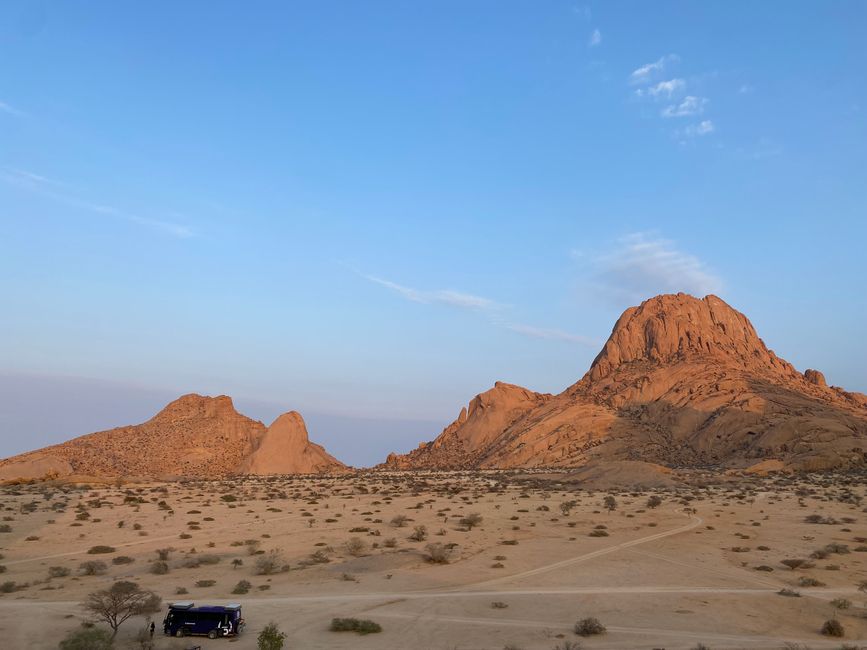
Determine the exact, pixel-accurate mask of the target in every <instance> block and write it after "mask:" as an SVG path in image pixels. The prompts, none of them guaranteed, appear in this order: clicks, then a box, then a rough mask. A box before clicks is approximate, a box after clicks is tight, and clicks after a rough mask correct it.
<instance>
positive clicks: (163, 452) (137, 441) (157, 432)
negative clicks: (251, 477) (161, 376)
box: [0, 394, 342, 480]
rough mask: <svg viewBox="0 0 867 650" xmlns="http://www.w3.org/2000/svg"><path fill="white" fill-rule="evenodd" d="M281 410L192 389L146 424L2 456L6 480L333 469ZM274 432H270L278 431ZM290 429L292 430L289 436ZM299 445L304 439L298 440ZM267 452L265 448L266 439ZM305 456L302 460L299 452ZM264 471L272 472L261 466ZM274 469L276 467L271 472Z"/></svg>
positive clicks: (1, 476) (210, 475)
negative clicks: (274, 415)
mask: <svg viewBox="0 0 867 650" xmlns="http://www.w3.org/2000/svg"><path fill="white" fill-rule="evenodd" d="M296 416H297V419H298V420H300V416H298V415H297V414H294V415H292V414H287V415H286V416H281V418H278V420H277V421H276V422H275V423H274V424H273V425H272V426H271V427H270V428H266V427H265V425H264V424H262V423H261V422H259V421H257V420H253V419H250V418H248V417H246V416H244V415H242V414H240V413H238V412H237V411H236V410H235V407H234V405H233V404H232V399H231V398H230V397H227V396H225V395H221V396H219V397H203V396H201V395H195V394H190V395H184V396H183V397H180V398H178V399H177V400H175V401H174V402H171V403H170V404H168V405H167V406H166V407H165V408H164V409H163V410H162V411H160V412H159V413H157V414H156V415H155V416H154V417H153V418H151V419H150V420H148V421H147V422H144V423H142V424H138V425H133V426H125V427H119V428H116V429H110V430H108V431H99V432H96V433H91V434H88V435H85V436H81V437H79V438H74V439H72V440H69V441H68V442H64V443H61V444H59V445H54V446H52V447H46V448H45V449H40V450H37V451H32V452H28V453H26V454H21V455H19V456H15V457H12V458H7V459H5V460H2V461H0V480H16V479H34V478H42V477H54V476H68V475H72V474H74V475H83V476H97V477H99V476H110V477H114V476H136V477H154V478H168V477H188V478H213V477H223V476H228V475H231V474H236V473H239V472H240V471H244V470H245V469H247V468H249V467H250V466H251V464H252V459H254V458H258V459H260V460H259V461H258V463H259V465H258V466H260V467H261V466H263V465H262V463H264V462H265V459H266V458H267V459H268V463H269V465H268V467H272V468H276V467H284V468H287V469H286V472H287V473H289V472H307V471H311V472H317V471H320V468H321V469H322V471H330V469H326V468H330V467H333V466H334V465H333V463H337V465H338V466H341V467H342V465H340V463H338V462H337V461H336V460H334V459H333V458H331V457H330V456H328V454H327V453H325V451H324V450H323V449H322V448H321V447H319V446H318V445H313V444H312V443H310V442H309V441H308V440H307V432H306V430H305V429H304V425H303V421H301V429H302V431H303V441H302V440H301V437H302V436H301V435H300V434H299V433H298V431H297V426H296V427H294V428H293V426H292V423H293V422H294V421H295V417H296ZM272 430H273V434H274V435H269V433H270V432H272ZM287 430H292V431H291V435H288V436H284V435H283V433H285V432H286V431H287ZM295 443H297V444H295ZM263 444H265V445H266V447H265V451H264V452H262V453H259V452H260V450H261V449H262V445H263ZM296 456H297V458H296ZM257 473H264V472H257ZM269 473H270V472H269Z"/></svg>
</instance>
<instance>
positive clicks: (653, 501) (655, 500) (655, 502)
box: [647, 494, 662, 508]
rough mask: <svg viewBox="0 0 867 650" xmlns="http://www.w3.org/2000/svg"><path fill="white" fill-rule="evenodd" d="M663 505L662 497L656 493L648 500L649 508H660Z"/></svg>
mask: <svg viewBox="0 0 867 650" xmlns="http://www.w3.org/2000/svg"><path fill="white" fill-rule="evenodd" d="M661 505H662V499H661V498H659V497H658V496H656V495H655V494H654V495H653V496H652V497H650V498H649V499H648V500H647V507H648V508H658V507H659V506H661Z"/></svg>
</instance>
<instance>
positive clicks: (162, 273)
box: [0, 0, 867, 462]
mask: <svg viewBox="0 0 867 650" xmlns="http://www.w3.org/2000/svg"><path fill="white" fill-rule="evenodd" d="M865 61H867V4H865V3H863V2H826V3H795V4H792V3H788V2H786V3H783V2H762V3H746V2H744V3H720V2H668V3H635V2H629V3H620V2H606V3H598V4H597V3H593V4H585V3H576V2H556V1H550V2H537V1H534V2H530V1H514V2H509V1H488V2H483V1H472V0H461V1H454V2H449V1H437V2H418V1H412V2H410V1H406V2H369V3H363V2H274V3H267V2H257V3H254V4H252V5H251V4H249V3H228V2H186V3H173V2H149V3H140V4H133V3H116V2H92V3H87V4H86V5H82V4H79V3H61V2H56V3H54V2H36V1H34V2H16V1H10V2H5V3H3V4H2V5H0V273H2V277H3V282H2V283H0V301H2V305H3V317H2V318H0V340H2V341H3V344H2V345H0V374H2V375H3V381H5V382H7V385H8V386H12V385H15V386H18V391H17V393H16V395H18V397H17V398H15V399H13V398H11V397H8V396H9V395H11V394H12V392H13V391H5V394H6V395H7V398H6V399H5V401H3V402H2V403H0V418H2V419H0V423H3V430H2V432H0V454H3V453H4V452H6V453H12V452H17V451H21V450H23V449H26V448H28V447H31V446H34V445H35V443H36V442H38V443H39V444H44V442H46V441H51V440H54V441H58V440H61V439H64V438H65V437H68V435H71V434H80V433H85V432H86V431H89V430H92V429H89V428H87V427H91V426H92V427H94V428H98V425H99V426H113V425H118V424H123V423H127V422H130V421H136V419H139V420H140V419H143V418H144V417H147V414H148V409H151V408H152V407H153V406H154V405H155V404H157V402H158V400H162V398H163V397H164V396H171V395H174V394H180V393H182V392H192V391H195V392H201V393H207V394H216V393H228V394H230V395H233V396H235V397H236V401H237V402H238V403H239V405H241V404H242V403H246V404H248V408H247V409H246V410H247V411H248V412H250V414H251V415H253V416H255V417H261V418H263V419H268V418H270V417H273V415H274V414H276V412H277V411H279V410H280V409H290V408H294V409H298V410H301V411H302V413H304V414H305V415H308V414H310V415H308V419H310V417H313V418H314V419H315V418H316V417H324V418H329V417H330V418H332V419H331V420H324V421H322V422H324V424H323V425H322V427H323V430H314V427H313V426H312V425H311V435H312V436H313V437H314V438H316V439H319V440H324V441H325V442H326V444H327V445H328V446H329V447H331V448H334V450H335V451H337V452H338V455H339V449H338V448H337V447H339V446H340V445H341V444H343V443H342V442H341V441H344V442H345V443H346V445H347V446H349V445H350V443H349V442H346V441H348V440H349V439H352V440H353V442H352V444H355V445H356V446H357V447H358V450H357V451H354V452H352V455H353V457H350V458H347V460H349V461H350V462H368V461H369V462H372V461H373V460H375V459H376V458H381V457H382V456H384V452H385V451H387V450H388V449H390V448H396V449H401V450H403V449H406V448H408V447H411V446H414V444H415V443H416V442H418V441H419V440H421V439H430V438H432V437H433V436H434V435H436V434H437V433H438V431H439V428H440V427H441V426H442V425H444V424H445V423H446V422H447V421H449V420H450V419H452V418H453V417H454V416H455V415H456V414H457V412H458V410H459V409H460V407H461V405H462V404H464V403H466V402H467V401H468V400H469V399H470V398H471V397H472V396H473V395H474V394H476V393H478V392H480V391H482V390H485V389H486V388H488V387H489V386H490V385H492V384H493V382H494V381H495V380H504V381H510V382H514V383H518V384H521V385H525V386H527V387H530V388H533V389H536V390H542V391H550V392H559V391H560V390H562V389H563V388H565V387H566V386H568V385H569V384H571V383H573V382H574V381H576V380H577V379H578V378H580V376H581V375H582V374H583V373H584V372H585V371H586V369H587V367H588V366H589V364H590V362H591V361H592V359H593V357H594V356H595V354H596V352H597V351H598V348H599V347H600V346H601V344H602V343H603V342H604V340H605V338H606V336H607V334H608V333H609V331H610V328H611V326H612V325H613V322H614V320H615V319H616V317H617V316H618V315H619V314H620V313H621V311H622V310H623V309H624V308H626V307H628V306H630V305H633V304H637V303H638V302H640V301H641V300H642V299H644V298H647V297H650V296H652V295H654V294H657V293H661V292H671V291H678V290H683V291H687V292H690V293H694V294H696V295H704V294H705V293H709V292H713V293H716V294H718V295H720V296H721V297H723V298H724V299H726V300H727V301H729V302H730V303H731V304H732V305H733V306H735V307H736V308H738V309H740V310H741V311H743V312H745V313H746V314H747V315H748V316H749V317H750V318H751V319H752V321H753V323H754V324H755V325H756V327H757V329H758V331H759V334H760V335H761V336H762V337H763V338H764V339H765V341H766V342H767V343H768V345H769V346H770V347H772V348H773V349H774V350H775V351H776V352H777V353H778V354H780V355H781V356H783V357H784V358H786V359H788V360H789V361H791V362H792V363H794V364H795V365H796V366H797V367H798V368H799V369H802V370H803V369H805V368H807V367H815V368H819V369H821V370H823V371H824V372H825V374H826V376H827V377H828V380H829V382H831V383H834V384H838V385H842V386H844V387H846V388H848V389H850V390H860V391H867V371H865V367H867V363H865V362H867V343H865V338H864V336H863V330H864V323H865V316H867V299H865V291H864V280H865V277H867V274H865V271H867V262H865V254H864V253H865V242H867V214H865V207H867V190H865V188H867V147H865V143H867V129H865V110H867V83H865V73H864V62H865ZM40 382H41V383H40ZM58 382H59V383H58ZM23 386H26V387H27V388H26V390H27V391H29V392H28V393H27V394H28V395H37V396H38V395H39V391H40V387H42V389H44V391H45V392H44V394H45V395H51V396H55V397H57V398H58V399H59V398H60V396H62V395H64V394H66V395H69V394H78V393H77V392H76V391H87V390H90V391H91V393H92V397H93V396H94V395H95V396H97V397H98V395H99V394H100V393H102V392H105V391H107V390H109V388H108V387H112V388H111V390H114V391H116V392H117V394H118V395H120V394H123V395H124V397H123V399H121V398H120V397H118V399H119V400H120V401H119V402H118V403H120V404H124V405H128V408H125V410H124V409H113V410H112V412H111V414H110V415H109V414H108V413H107V412H104V413H99V412H94V411H95V410H98V409H95V407H94V406H93V404H94V403H92V402H89V401H88V400H85V399H82V400H81V401H80V403H81V404H82V407H81V408H82V409H85V410H83V411H82V413H79V414H77V415H76V417H78V416H80V417H78V419H74V418H73V420H74V421H75V424H74V426H73V425H71V424H69V422H70V421H71V420H69V418H66V417H61V416H58V417H56V418H54V419H52V418H51V417H49V416H50V415H51V412H52V409H51V407H50V405H49V406H47V407H46V411H47V415H46V414H41V415H40V416H39V417H36V416H30V415H28V413H31V412H32V408H33V407H32V405H30V404H29V403H28V402H27V401H26V400H24V399H23V398H22V397H21V391H22V390H24V389H23V388H21V387H23ZM70 391H71V392H70ZM113 394H114V393H113ZM97 397H94V399H97ZM25 404H26V406H24V405H25ZM266 405H269V406H266ZM69 408H71V409H73V410H74V409H75V406H74V404H72V405H70V406H69ZM125 413H129V414H130V415H129V417H125V416H124V414H125ZM338 421H339V422H342V424H335V422H338ZM396 421H399V422H398V424H395V422H396ZM329 423H330V426H329ZM356 425H357V426H356ZM70 428H72V429H75V430H69V429H70ZM317 428H318V427H317ZM324 429H329V430H324ZM383 431H388V432H390V433H388V435H385V434H383V433H382V432H383ZM422 431H429V433H427V434H425V435H420V432H422ZM367 436H370V437H371V438H376V440H377V442H376V444H371V445H366V446H365V445H364V444H361V443H360V442H359V440H362V442H363V440H364V439H366V437H367ZM365 454H366V455H365Z"/></svg>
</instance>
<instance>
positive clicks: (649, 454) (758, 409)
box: [384, 294, 867, 469]
mask: <svg viewBox="0 0 867 650" xmlns="http://www.w3.org/2000/svg"><path fill="white" fill-rule="evenodd" d="M496 390H497V389H496V388H495V389H494V391H489V392H488V393H483V394H482V395H480V396H479V397H477V398H476V399H477V400H482V401H486V400H488V401H490V404H491V406H490V408H491V409H493V410H494V411H495V412H497V413H499V414H500V416H499V417H496V418H491V417H488V418H485V419H482V418H475V419H474V418H472V417H471V415H468V416H466V417H459V418H458V420H456V421H455V422H454V423H452V424H451V425H450V426H449V427H448V428H446V430H445V431H443V433H442V434H440V436H439V437H438V438H437V439H436V440H434V441H433V442H431V443H429V444H424V445H422V446H420V447H419V449H416V450H415V451H413V452H411V453H409V454H406V455H403V456H400V455H396V454H392V455H390V456H389V458H388V459H387V461H386V463H385V465H384V466H385V467H393V468H442V469H445V468H467V467H480V468H486V467H504V468H508V467H577V466H581V465H584V464H587V463H588V462H591V461H596V460H640V461H650V462H655V463H660V464H663V465H667V466H688V465H692V466H707V465H721V466H727V467H747V466H750V465H754V464H756V463H757V462H761V461H765V460H769V459H777V460H780V461H781V462H784V464H785V466H787V467H795V468H804V469H822V468H827V467H841V466H842V467H846V466H860V465H863V464H864V463H865V454H867V408H865V407H867V401H865V400H864V399H863V396H861V395H860V394H858V393H848V392H846V391H844V390H842V389H839V388H828V387H827V385H826V384H825V381H824V377H823V376H822V375H821V373H819V372H818V371H808V372H807V373H805V374H801V373H799V372H798V371H797V370H795V368H794V367H793V366H792V365H791V364H789V363H788V362H786V361H784V360H783V359H780V358H779V357H777V356H776V355H775V354H774V353H773V352H772V351H771V350H769V349H768V348H767V347H766V346H765V344H764V342H763V341H762V340H761V339H760V338H759V337H758V335H757V334H756V331H755V329H754V328H753V326H752V324H751V323H750V321H749V320H748V319H747V318H746V316H744V315H743V314H741V313H740V312H738V311H736V310H735V309H733V308H732V307H730V306H729V305H727V304H726V303H725V302H723V301H722V300H721V299H719V298H717V297H716V296H707V297H706V298H704V299H701V300H700V299H697V298H694V297H692V296H688V295H686V294H677V295H663V296H657V297H655V298H651V299H650V300H647V301H645V302H644V303H642V304H641V305H639V306H638V307H631V308H629V309H627V310H626V311H625V312H624V313H623V315H622V316H621V317H620V318H619V319H618V321H617V323H616V324H615V326H614V329H613V331H612V332H611V336H610V337H609V338H608V341H607V342H606V343H605V346H604V347H603V349H602V351H601V352H600V353H599V355H598V356H597V357H596V359H595V360H594V361H593V364H592V365H591V367H590V370H589V371H588V372H587V374H586V375H585V376H584V377H583V378H582V379H581V380H580V381H579V382H578V383H576V384H574V385H573V386H570V387H569V388H567V389H566V390H565V391H564V392H562V393H560V394H559V395H555V396H549V395H544V396H543V395H538V394H536V393H531V392H530V391H527V390H525V389H521V388H519V387H517V386H510V387H509V390H508V391H507V394H508V395H526V396H528V397H527V398H524V399H510V398H508V397H507V396H505V395H499V394H497V392H496ZM492 393H493V395H492ZM529 396H533V397H529ZM494 398H495V399H494ZM474 402H475V400H474ZM446 452H447V453H446Z"/></svg>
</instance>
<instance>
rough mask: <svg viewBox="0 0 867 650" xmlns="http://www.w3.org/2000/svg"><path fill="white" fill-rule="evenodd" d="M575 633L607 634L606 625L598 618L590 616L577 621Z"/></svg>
mask: <svg viewBox="0 0 867 650" xmlns="http://www.w3.org/2000/svg"><path fill="white" fill-rule="evenodd" d="M575 634H578V635H580V636H595V635H597V634H605V626H604V625H602V623H600V622H599V619H598V618H594V617H593V616H590V617H588V618H582V619H581V620H580V621H578V622H577V623H575Z"/></svg>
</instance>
